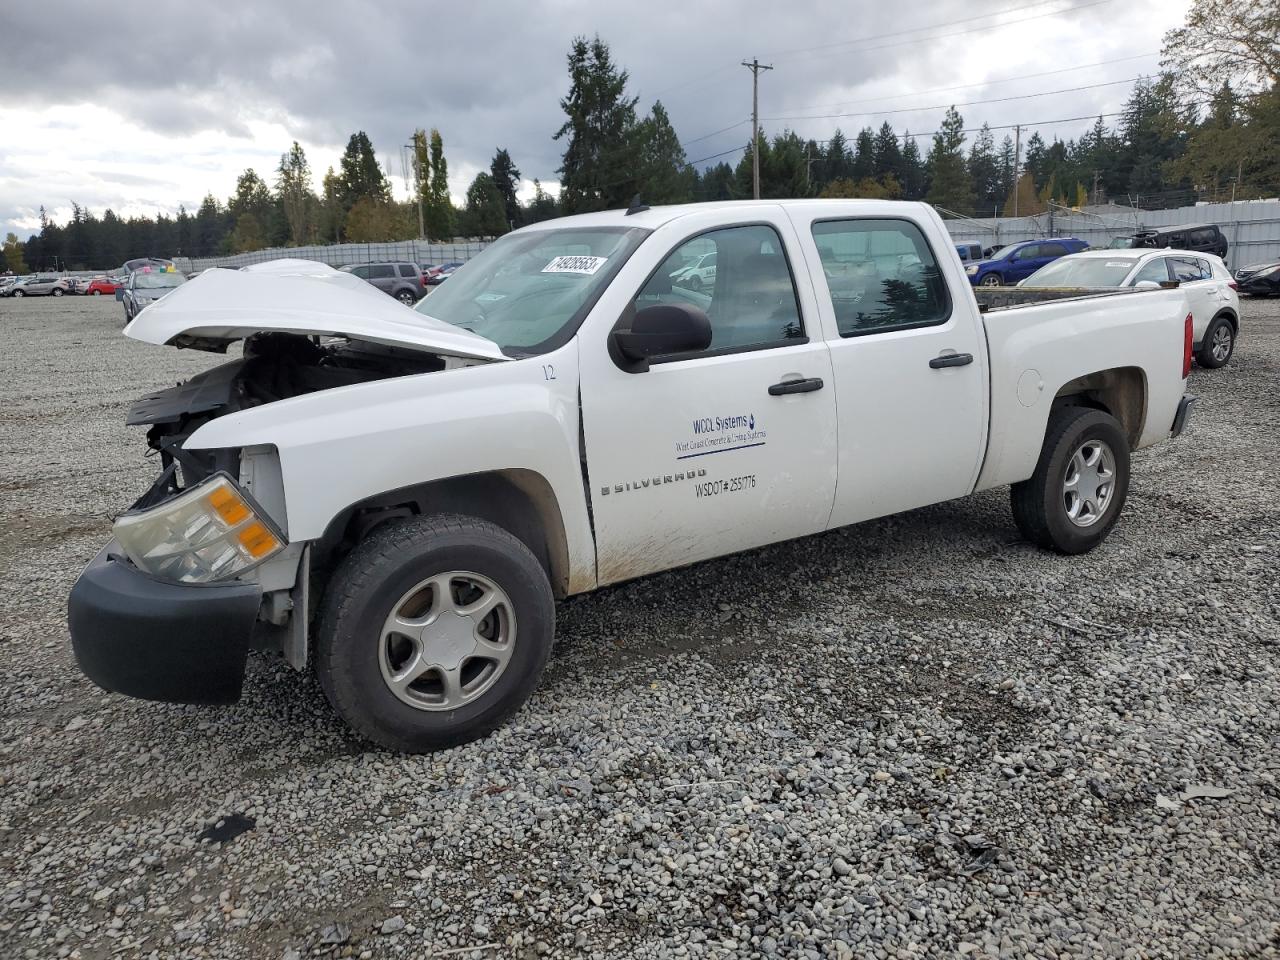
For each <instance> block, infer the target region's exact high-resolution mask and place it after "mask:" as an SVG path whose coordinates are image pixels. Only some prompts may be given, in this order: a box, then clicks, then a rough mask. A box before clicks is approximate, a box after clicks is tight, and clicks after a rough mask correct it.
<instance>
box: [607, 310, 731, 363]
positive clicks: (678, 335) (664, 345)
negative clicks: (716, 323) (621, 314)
mask: <svg viewBox="0 0 1280 960" xmlns="http://www.w3.org/2000/svg"><path fill="white" fill-rule="evenodd" d="M613 342H614V344H615V345H616V346H617V349H618V353H620V354H622V356H623V357H624V358H626V359H627V360H630V361H631V362H632V363H634V364H638V365H640V369H647V367H648V362H649V360H651V359H653V358H654V357H661V356H666V355H668V354H675V353H690V352H694V351H698V350H705V349H707V347H709V346H711V321H710V320H708V319H707V315H706V313H705V312H703V311H702V310H699V309H698V308H697V307H695V306H693V305H692V304H687V303H658V304H654V305H653V306H651V307H645V308H644V309H643V310H639V311H637V312H636V315H635V317H634V318H633V319H632V321H631V329H630V330H615V331H614V332H613Z"/></svg>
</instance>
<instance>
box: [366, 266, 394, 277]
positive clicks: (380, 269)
mask: <svg viewBox="0 0 1280 960" xmlns="http://www.w3.org/2000/svg"><path fill="white" fill-rule="evenodd" d="M395 275H396V274H395V271H394V270H392V269H391V264H389V263H375V264H374V265H373V266H371V267H370V268H369V279H370V280H389V279H391V278H392V277H394V276H395Z"/></svg>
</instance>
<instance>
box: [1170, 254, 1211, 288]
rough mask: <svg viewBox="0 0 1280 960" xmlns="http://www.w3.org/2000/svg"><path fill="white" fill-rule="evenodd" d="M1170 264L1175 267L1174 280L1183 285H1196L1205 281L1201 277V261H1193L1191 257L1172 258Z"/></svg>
mask: <svg viewBox="0 0 1280 960" xmlns="http://www.w3.org/2000/svg"><path fill="white" fill-rule="evenodd" d="M1169 262H1170V264H1171V265H1172V267H1173V278H1174V279H1175V280H1178V281H1180V282H1181V283H1194V282H1195V281H1197V280H1201V279H1203V278H1202V277H1201V276H1200V263H1201V261H1199V260H1193V259H1192V258H1190V257H1170V258H1169Z"/></svg>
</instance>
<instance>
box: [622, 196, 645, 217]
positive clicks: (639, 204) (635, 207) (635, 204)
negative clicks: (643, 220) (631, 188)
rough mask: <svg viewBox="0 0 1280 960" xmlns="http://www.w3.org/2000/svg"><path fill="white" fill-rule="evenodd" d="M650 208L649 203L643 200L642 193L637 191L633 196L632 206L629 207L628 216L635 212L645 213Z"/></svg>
mask: <svg viewBox="0 0 1280 960" xmlns="http://www.w3.org/2000/svg"><path fill="white" fill-rule="evenodd" d="M648 209H649V205H648V204H647V203H645V202H644V201H643V200H641V199H640V194H638V193H637V194H636V195H635V196H634V197H632V198H631V206H629V207H627V216H628V217H629V216H631V215H632V214H633V213H644V212H645V211H646V210H648Z"/></svg>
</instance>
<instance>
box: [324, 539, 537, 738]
mask: <svg viewBox="0 0 1280 960" xmlns="http://www.w3.org/2000/svg"><path fill="white" fill-rule="evenodd" d="M554 635H555V607H554V600H553V598H552V595H551V584H550V583H549V582H548V580H547V575H546V573H545V571H544V570H543V568H542V565H541V564H540V563H539V562H538V560H537V558H536V557H534V555H533V554H532V553H531V552H530V551H529V548H528V547H526V546H525V545H524V544H523V543H522V542H521V541H520V540H518V539H516V538H515V537H514V536H512V535H511V534H510V533H508V532H507V531H505V530H503V529H502V528H500V527H498V526H495V525H494V524H492V523H488V522H487V521H483V520H477V519H474V518H471V517H462V516H454V515H438V516H429V517H418V518H414V519H412V520H406V521H403V522H393V523H390V524H388V525H386V526H384V527H381V528H379V529H378V530H375V531H374V532H373V533H372V534H370V536H369V537H368V538H366V539H365V540H364V541H363V542H361V543H360V545H359V546H357V547H356V549H355V550H353V551H352V552H351V554H350V555H348V556H347V558H346V559H345V560H344V561H343V562H342V564H341V565H340V566H339V567H338V569H337V571H336V572H335V573H334V576H333V579H332V580H331V581H330V583H329V587H328V590H327V592H326V594H325V598H324V602H323V605H322V608H321V612H320V628H319V632H318V639H317V647H316V670H317V673H318V674H319V678H320V685H321V687H322V688H323V689H324V692H325V695H326V696H327V697H328V698H329V702H330V703H332V704H333V707H334V709H335V710H337V712H338V713H339V714H340V715H341V716H342V718H343V719H344V720H345V721H346V722H347V723H348V724H349V725H350V726H351V727H352V728H353V729H355V730H356V731H357V732H358V733H360V734H361V735H363V736H365V737H367V738H368V739H369V740H372V741H373V742H374V743H377V744H379V745H381V746H383V747H387V748H388V749H391V750H399V751H404V752H406V753H424V752H426V751H430V750H439V749H443V748H446V747H452V746H457V745H458V744H462V743H467V742H468V741H470V740H475V739H477V738H479V737H483V736H485V735H486V734H488V733H490V732H491V731H492V730H494V729H495V728H496V727H497V726H498V725H499V724H501V723H502V722H503V721H504V720H506V719H507V718H508V717H509V716H511V714H513V713H514V712H515V711H516V710H518V709H519V708H520V706H521V705H522V704H523V703H524V702H525V700H527V699H528V698H529V695H530V694H531V693H532V692H533V689H534V687H535V686H537V683H538V678H539V676H540V675H541V673H542V668H543V666H544V665H545V664H546V662H547V658H548V656H549V655H550V653H551V644H552V640H553V638H554Z"/></svg>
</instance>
